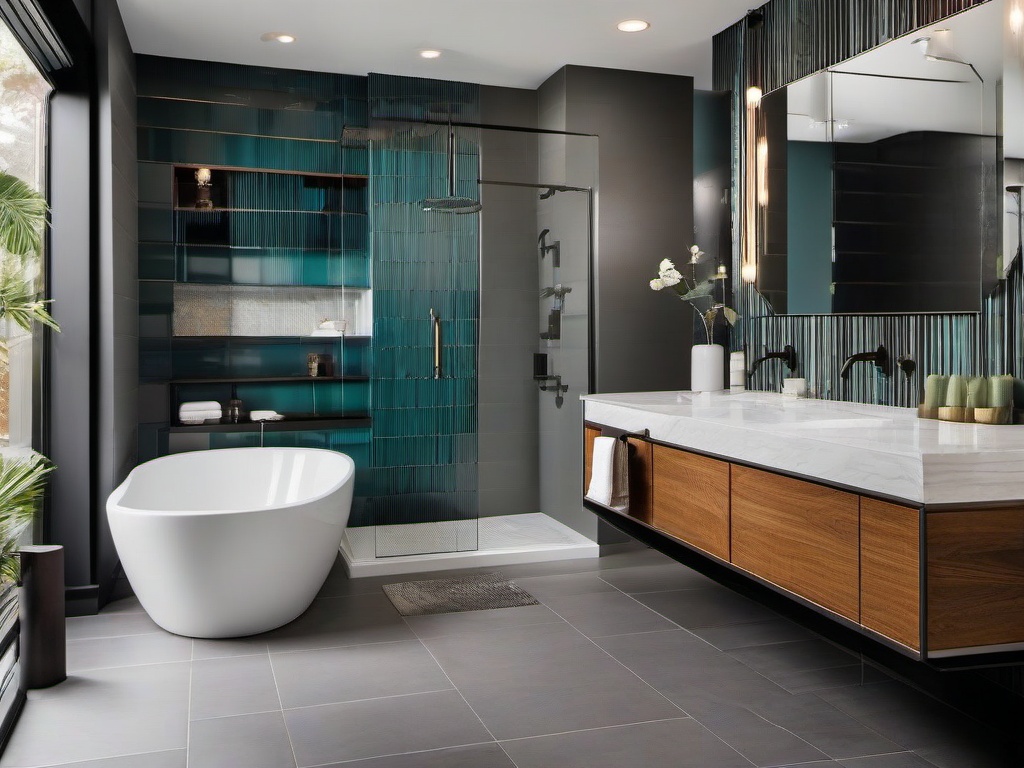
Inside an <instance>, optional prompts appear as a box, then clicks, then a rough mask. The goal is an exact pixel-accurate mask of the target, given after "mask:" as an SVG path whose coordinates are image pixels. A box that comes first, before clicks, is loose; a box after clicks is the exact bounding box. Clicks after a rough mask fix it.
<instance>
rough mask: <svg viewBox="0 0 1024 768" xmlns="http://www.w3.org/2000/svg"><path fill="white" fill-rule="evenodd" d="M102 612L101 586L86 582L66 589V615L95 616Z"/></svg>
mask: <svg viewBox="0 0 1024 768" xmlns="http://www.w3.org/2000/svg"><path fill="white" fill-rule="evenodd" d="M99 612H100V587H99V585H98V584H85V585H83V586H80V587H66V588H65V589H64V615H65V616H95V615H96V614H97V613H99Z"/></svg>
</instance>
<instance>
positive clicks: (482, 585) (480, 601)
mask: <svg viewBox="0 0 1024 768" xmlns="http://www.w3.org/2000/svg"><path fill="white" fill-rule="evenodd" d="M382 589H383V590H384V594H385V595H387V596H388V599H389V600H390V601H391V602H392V604H393V605H394V606H395V608H397V609H398V612H399V613H400V614H402V615H403V616H427V615H430V614H434V613H459V612H461V611H487V610H491V609H494V608H518V607H520V606H524V605H540V603H538V602H537V599H536V598H535V597H534V596H533V595H531V594H530V593H529V592H527V591H526V590H525V589H522V588H520V587H517V586H516V585H515V584H514V583H513V582H511V581H508V580H507V579H503V578H502V576H501V573H498V572H494V573H482V574H477V575H473V576H454V577H451V578H447V579H427V580H424V581H403V582H401V583H400V584H385V585H384V586H383V587H382Z"/></svg>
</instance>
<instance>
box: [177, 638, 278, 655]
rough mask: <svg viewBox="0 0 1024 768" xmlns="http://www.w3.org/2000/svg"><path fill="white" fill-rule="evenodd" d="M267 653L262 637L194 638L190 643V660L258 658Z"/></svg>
mask: <svg viewBox="0 0 1024 768" xmlns="http://www.w3.org/2000/svg"><path fill="white" fill-rule="evenodd" d="M266 653H267V641H266V640H265V639H263V635H255V636H253V637H231V638H226V639H223V640H206V639H200V638H196V639H195V640H193V641H192V659H193V660H200V659H226V658H230V657H232V656H258V655H260V654H263V655H264V656H265V655H266Z"/></svg>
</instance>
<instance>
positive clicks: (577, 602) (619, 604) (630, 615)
mask: <svg viewBox="0 0 1024 768" xmlns="http://www.w3.org/2000/svg"><path fill="white" fill-rule="evenodd" d="M545 603H546V604H547V606H548V607H549V608H551V610H553V611H554V612H555V613H557V614H558V615H559V616H561V617H562V618H563V619H565V620H566V621H567V622H569V623H570V624H572V625H573V626H574V627H576V629H578V630H579V631H580V632H582V633H583V634H585V635H586V636H587V637H604V636H606V635H625V634H630V633H634V632H655V631H658V630H663V629H676V628H677V627H676V625H675V624H673V623H672V622H671V621H669V620H668V619H666V618H664V617H663V616H659V615H658V614H657V613H655V612H654V611H652V610H650V609H649V608H647V607H646V606H644V605H642V604H641V603H638V602H637V601H636V600H634V599H633V598H632V597H630V596H629V595H624V594H622V593H621V592H617V591H616V592H600V593H597V594H590V595H572V596H568V597H549V598H547V600H545Z"/></svg>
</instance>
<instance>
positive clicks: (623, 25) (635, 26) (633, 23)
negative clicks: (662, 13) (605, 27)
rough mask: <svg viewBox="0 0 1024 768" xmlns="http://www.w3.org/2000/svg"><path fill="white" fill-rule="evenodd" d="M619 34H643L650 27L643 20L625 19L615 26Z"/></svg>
mask: <svg viewBox="0 0 1024 768" xmlns="http://www.w3.org/2000/svg"><path fill="white" fill-rule="evenodd" d="M615 26H616V28H618V30H619V32H643V31H644V30H645V29H647V28H648V27H650V26H651V25H650V24H649V23H648V22H646V21H644V20H643V19H626V20H625V21H620V22H619V23H618V24H616V25H615Z"/></svg>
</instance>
